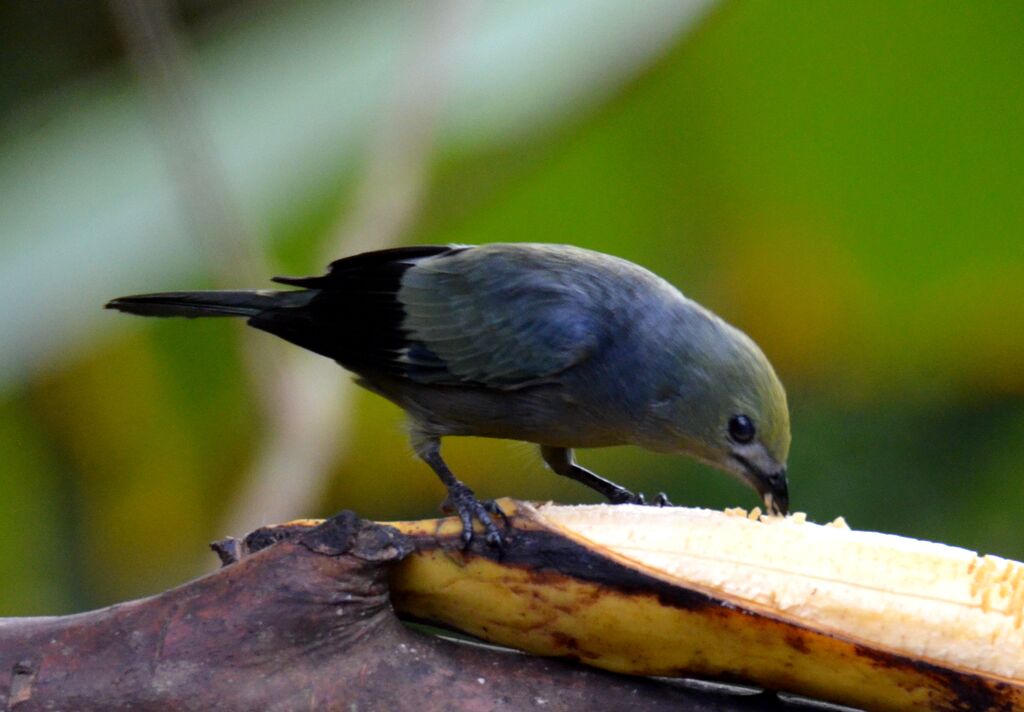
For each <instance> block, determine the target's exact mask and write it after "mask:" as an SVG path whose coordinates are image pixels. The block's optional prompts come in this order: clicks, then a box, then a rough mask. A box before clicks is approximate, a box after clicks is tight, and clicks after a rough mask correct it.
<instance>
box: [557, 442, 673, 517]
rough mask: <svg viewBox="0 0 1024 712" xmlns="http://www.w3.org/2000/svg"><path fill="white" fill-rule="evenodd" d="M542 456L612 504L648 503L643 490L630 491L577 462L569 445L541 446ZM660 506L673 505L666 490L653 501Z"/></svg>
mask: <svg viewBox="0 0 1024 712" xmlns="http://www.w3.org/2000/svg"><path fill="white" fill-rule="evenodd" d="M540 456H541V457H543V458H544V462H546V463H547V464H548V467H550V468H551V469H552V470H554V472H555V473H556V474H559V475H562V476H563V477H568V478H569V479H572V480H576V481H577V482H579V483H580V484H584V485H586V486H587V487H589V488H590V489H592V490H594V491H596V492H598V493H600V494H601V495H603V496H604V497H606V498H607V499H608V501H609V502H611V503H612V504H647V502H646V500H645V499H644V495H643V493H641V492H636V493H633V492H630V491H629V490H628V489H626V488H625V487H622V486H620V485H617V484H615V483H614V482H612V481H611V480H606V479H605V478H603V477H601V476H600V475H598V474H595V473H593V472H591V471H590V470H588V469H587V468H585V467H581V466H580V465H577V464H576V460H575V458H574V457H573V454H572V450H571V449H570V448H567V447H552V446H550V445H541V446H540ZM651 504H654V505H655V506H658V507H665V506H671V505H672V503H671V502H669V501H668V497H667V496H665V493H664V492H659V493H658V495H657V496H656V497H655V498H654V501H653V502H652V503H651Z"/></svg>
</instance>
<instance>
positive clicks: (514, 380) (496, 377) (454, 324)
mask: <svg viewBox="0 0 1024 712" xmlns="http://www.w3.org/2000/svg"><path fill="white" fill-rule="evenodd" d="M534 257H535V255H530V254H529V253H527V254H526V259H524V258H523V257H522V255H521V254H520V253H517V252H516V251H510V252H507V253H503V252H501V251H494V250H479V251H477V250H473V249H470V250H467V251H465V252H463V253H459V254H456V255H451V256H447V257H443V258H439V259H435V260H426V261H424V262H423V263H421V264H418V265H416V266H415V267H413V268H412V269H410V270H409V271H408V272H407V273H406V274H405V276H404V277H403V280H402V288H401V290H400V291H399V295H398V298H399V301H400V302H401V304H402V308H403V310H404V312H405V320H404V322H403V326H404V328H405V330H406V332H407V334H408V338H409V340H410V342H411V346H410V348H409V349H408V350H407V351H406V352H405V353H403V354H402V358H403V360H405V361H406V362H407V363H408V373H409V376H410V377H411V378H413V379H415V380H419V381H422V382H428V383H478V384H481V385H484V386H488V387H491V388H505V389H512V388H520V387H523V386H527V385H533V384H536V383H539V382H543V381H545V380H546V379H549V378H551V377H552V376H555V375H556V374H558V373H560V372H562V371H564V370H566V369H568V368H570V367H572V366H574V365H576V364H578V363H580V362H581V361H583V360H585V359H586V358H587V357H588V356H589V355H590V354H591V353H593V352H594V351H595V350H596V349H597V347H598V346H599V344H600V341H601V338H602V336H601V335H602V333H603V332H604V331H605V328H606V320H605V319H603V318H602V311H603V307H602V305H600V304H597V303H596V302H595V301H594V300H593V298H592V297H591V295H590V294H589V292H588V291H587V290H586V289H583V288H581V286H580V284H579V282H578V281H577V280H575V279H574V278H573V277H574V275H573V274H572V273H571V271H568V270H566V269H564V266H565V265H562V264H559V263H555V264H549V263H545V262H543V261H541V262H540V263H538V262H537V260H535V259H533V258H534ZM559 267H561V269H559Z"/></svg>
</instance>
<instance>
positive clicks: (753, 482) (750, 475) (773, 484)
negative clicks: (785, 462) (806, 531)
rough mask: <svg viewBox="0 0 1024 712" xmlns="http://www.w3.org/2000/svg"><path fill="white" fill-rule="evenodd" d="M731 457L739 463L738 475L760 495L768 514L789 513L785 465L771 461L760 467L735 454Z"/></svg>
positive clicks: (779, 514) (783, 514) (781, 514)
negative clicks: (767, 464) (766, 465)
mask: <svg viewBox="0 0 1024 712" xmlns="http://www.w3.org/2000/svg"><path fill="white" fill-rule="evenodd" d="M732 459H733V461H734V462H736V463H737V464H739V465H740V467H739V472H738V474H739V475H740V477H742V478H743V480H744V481H745V482H746V483H747V484H749V485H750V486H751V487H753V488H754V489H755V490H757V493H758V494H759V495H761V500H762V501H763V502H764V508H765V509H766V510H767V511H768V513H769V514H775V515H778V516H785V515H786V514H788V513H789V481H788V480H787V479H786V468H785V466H782V465H778V464H776V463H774V462H772V463H771V465H770V466H768V467H760V466H758V464H755V463H754V462H752V461H751V460H749V459H747V458H745V457H742V456H739V455H736V454H733V455H732ZM764 459H766V460H770V458H764Z"/></svg>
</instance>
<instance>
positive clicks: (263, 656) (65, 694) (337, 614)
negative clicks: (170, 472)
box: [0, 512, 780, 712]
mask: <svg viewBox="0 0 1024 712" xmlns="http://www.w3.org/2000/svg"><path fill="white" fill-rule="evenodd" d="M282 538H283V539H284V540H283V541H276V540H277V539H282ZM270 544H274V545H270ZM215 550H216V551H217V552H218V554H219V555H220V556H221V558H222V560H223V561H224V562H226V563H227V564H228V565H226V566H225V567H224V568H222V569H220V570H219V571H217V572H215V573H213V574H210V575H208V576H205V577H203V578H200V579H197V580H195V581H192V582H190V583H187V584H185V585H183V586H181V587H179V588H176V589H173V590H170V591H167V592H165V593H162V594H160V595H157V596H154V597H151V598H146V599H142V600H138V601H132V602H129V603H123V604H118V605H115V606H111V607H109V608H104V609H101V610H97V611H92V612H89V613H83V614H78V615H70V616H61V617H52V618H20V619H19V618H14V619H0V709H5V710H17V712H29V711H31V710H43V709H74V710H83V711H84V710H109V709H120V708H130V709H133V710H167V709H173V710H254V709H260V710H307V709H308V710H314V709H315V710H322V709H345V710H348V709H360V710H376V709H381V710H384V709H387V710H402V709H415V710H417V711H418V712H429V711H430V710H445V711H446V712H447V711H448V710H454V709H472V710H478V709H479V710H490V709H509V710H513V709H514V710H519V709H532V708H537V709H544V710H578V709H586V710H588V711H591V712H600V711H601V710H622V709H645V710H663V709H664V710H669V709H672V710H697V711H701V712H703V711H708V712H710V711H712V710H760V709H769V708H778V705H779V704H780V703H779V701H778V699H777V698H774V697H771V698H769V697H765V696H746V697H743V696H736V695H732V694H726V693H724V692H720V691H719V692H704V691H700V690H695V689H690V688H687V687H683V686H680V685H677V684H673V683H668V682H662V681H657V680H652V679H646V678H635V677H626V676H620V675H614V674H611V673H605V672H601V671H597V670H592V669H588V668H585V667H583V666H580V665H576V664H573V663H569V662H563V661H557V660H549V659H543V658H535V657H530V656H526V655H521V654H518V653H514V652H508V651H501V650H497V649H493V648H490V647H488V646H480V645H476V644H472V643H460V642H456V641H450V640H447V639H443V638H438V637H434V636H430V635H426V634H424V633H421V632H418V631H415V630H412V629H410V628H407V627H406V626H404V625H403V624H402V623H401V622H400V621H399V620H398V619H397V618H396V617H395V615H394V612H393V611H392V609H391V606H390V603H389V599H388V572H389V570H390V566H391V564H393V563H394V562H396V561H398V560H400V559H402V558H403V557H404V556H406V555H407V554H408V553H409V552H410V551H411V544H410V543H409V541H408V540H407V539H406V538H405V537H404V536H403V535H401V534H400V533H398V532H397V531H396V530H394V529H392V528H390V527H387V526H383V525H378V524H373V523H370V522H365V521H362V520H360V519H359V518H358V517H356V516H355V515H354V514H352V513H351V512H344V513H342V514H340V515H338V516H336V517H334V518H332V519H329V520H327V521H326V522H324V523H323V524H321V525H319V526H316V527H313V528H310V527H309V526H305V527H296V528H292V529H288V528H275V529H273V530H258V531H257V532H255V533H254V534H253V535H251V536H250V537H249V538H247V540H246V541H245V542H240V541H237V540H226V541H225V542H221V543H219V544H217V545H215Z"/></svg>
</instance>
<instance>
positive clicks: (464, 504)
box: [441, 482, 508, 547]
mask: <svg viewBox="0 0 1024 712" xmlns="http://www.w3.org/2000/svg"><path fill="white" fill-rule="evenodd" d="M441 511H442V512H445V513H446V514H457V515H458V517H459V520H460V521H461V522H462V545H463V547H467V546H469V544H470V542H472V541H473V519H474V518H475V519H476V520H477V521H479V522H480V524H482V525H483V528H484V540H485V541H486V542H487V543H488V544H490V545H491V546H495V547H501V545H502V544H503V543H504V539H503V537H502V536H501V532H500V531H498V527H497V525H496V524H495V523H494V519H493V517H492V516H491V515H492V514H493V515H498V516H500V517H501V518H502V519H504V520H505V524H506V525H507V524H508V517H507V516H506V515H505V512H504V511H503V510H502V509H501V507H500V506H499V505H498V503H497V502H495V501H494V500H493V499H486V500H479V499H477V497H476V495H475V494H474V493H473V490H471V489H470V488H469V487H467V486H466V485H464V484H462V483H461V482H459V483H458V484H456V485H454V486H452V487H450V488H449V489H448V496H447V497H446V498H445V500H444V502H443V503H442V504H441Z"/></svg>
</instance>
